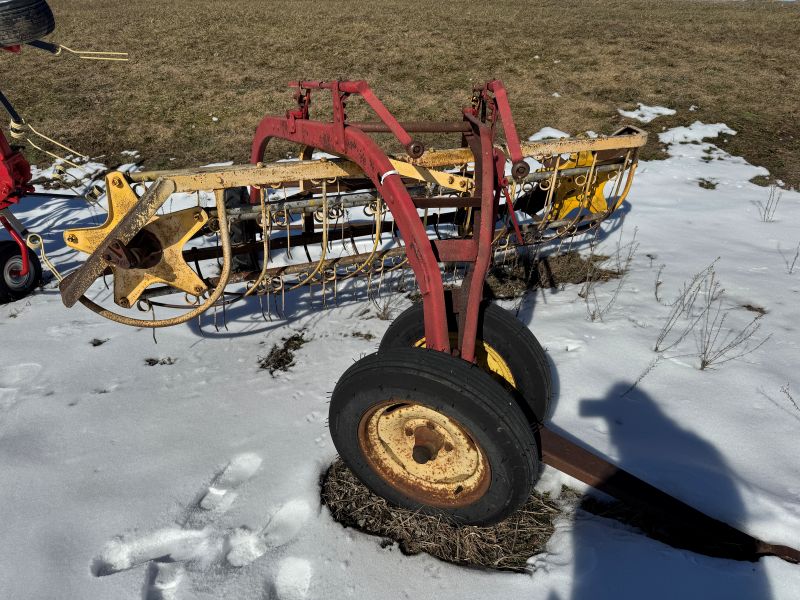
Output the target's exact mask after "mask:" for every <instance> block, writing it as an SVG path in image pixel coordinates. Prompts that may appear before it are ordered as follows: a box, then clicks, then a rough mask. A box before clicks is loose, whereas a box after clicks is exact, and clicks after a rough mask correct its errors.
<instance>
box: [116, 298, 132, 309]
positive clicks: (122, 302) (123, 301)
mask: <svg viewBox="0 0 800 600" xmlns="http://www.w3.org/2000/svg"><path fill="white" fill-rule="evenodd" d="M117 304H119V305H120V306H121V307H122V308H130V306H131V303H130V302H129V301H128V299H127V298H120V299H119V302H118V303H117Z"/></svg>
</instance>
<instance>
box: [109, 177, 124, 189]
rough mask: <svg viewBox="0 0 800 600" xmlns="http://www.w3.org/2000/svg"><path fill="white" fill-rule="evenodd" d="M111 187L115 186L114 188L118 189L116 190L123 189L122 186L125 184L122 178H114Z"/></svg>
mask: <svg viewBox="0 0 800 600" xmlns="http://www.w3.org/2000/svg"><path fill="white" fill-rule="evenodd" d="M111 185H113V186H114V187H116V188H121V187H122V185H123V184H122V179H121V178H120V177H114V178H113V179H112V180H111Z"/></svg>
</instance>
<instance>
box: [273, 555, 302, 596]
mask: <svg viewBox="0 0 800 600" xmlns="http://www.w3.org/2000/svg"><path fill="white" fill-rule="evenodd" d="M312 575H313V569H312V568H311V563H310V562H308V561H307V560H306V559H304V558H297V557H295V556H289V557H287V558H284V559H283V560H282V561H281V562H280V565H278V572H277V573H276V574H275V579H274V580H273V582H272V585H271V586H270V590H269V595H268V598H275V599H276V600H305V599H306V598H307V597H308V588H309V587H310V586H311V576H312Z"/></svg>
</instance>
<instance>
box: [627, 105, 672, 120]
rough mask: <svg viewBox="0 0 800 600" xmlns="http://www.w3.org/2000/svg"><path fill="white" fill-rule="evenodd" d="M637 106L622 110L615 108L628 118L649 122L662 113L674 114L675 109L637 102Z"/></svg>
mask: <svg viewBox="0 0 800 600" xmlns="http://www.w3.org/2000/svg"><path fill="white" fill-rule="evenodd" d="M638 106H639V108H637V109H636V110H622V109H621V108H618V109H617V112H618V113H619V114H620V115H622V116H623V117H626V118H628V119H636V120H637V121H641V122H642V123H649V122H650V121H652V120H653V119H655V118H656V117H660V116H663V115H674V114H675V110H674V109H672V108H667V107H665V106H647V105H646V104H642V103H641V102H639V103H638Z"/></svg>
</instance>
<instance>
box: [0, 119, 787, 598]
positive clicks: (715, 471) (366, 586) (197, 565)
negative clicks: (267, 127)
mask: <svg viewBox="0 0 800 600" xmlns="http://www.w3.org/2000/svg"><path fill="white" fill-rule="evenodd" d="M679 129H680V131H675V132H673V133H674V135H673V136H672V137H667V138H665V140H666V141H668V142H670V143H671V145H670V146H669V158H667V159H666V160H663V161H654V162H643V163H641V165H640V168H639V171H638V174H637V181H636V183H635V184H634V187H633V190H632V192H631V196H630V205H629V206H626V207H624V208H623V212H624V213H625V218H624V223H623V221H622V220H621V219H617V221H616V223H617V226H616V227H614V228H612V230H611V231H609V232H608V234H607V235H606V236H604V238H603V239H602V240H601V242H600V245H599V247H598V249H597V252H599V253H603V254H607V255H612V256H614V255H616V254H617V248H618V246H621V251H620V254H621V255H623V257H624V256H626V255H627V251H628V250H627V248H628V247H629V246H628V245H629V244H631V243H632V242H633V241H634V235H635V242H636V243H638V244H639V246H638V249H637V251H636V253H635V255H634V256H633V260H632V263H631V267H630V272H629V275H628V276H627V277H626V278H625V279H624V280H623V282H622V285H621V288H620V289H619V293H618V294H617V296H616V300H615V301H614V302H613V304H611V306H610V307H609V308H608V309H607V310H606V311H605V312H604V314H603V316H602V318H601V319H595V320H591V319H589V318H588V315H589V313H590V312H592V311H593V310H597V309H600V310H602V309H604V308H605V307H606V305H607V303H608V302H609V300H610V299H611V298H612V297H613V296H614V293H615V290H616V289H617V286H618V282H616V281H610V282H607V283H603V284H598V286H597V287H596V289H595V293H596V301H595V295H594V294H592V295H590V300H589V305H588V306H587V304H586V302H585V301H584V300H583V299H581V298H579V297H578V291H579V289H580V286H566V287H564V288H563V289H558V290H539V291H536V292H531V293H529V294H528V295H527V296H526V297H524V298H523V299H522V300H521V301H519V302H507V303H505V306H506V307H508V308H510V309H512V310H516V311H517V312H518V316H519V318H520V319H521V320H522V321H523V322H525V323H526V324H528V325H529V326H530V328H531V329H532V330H533V331H534V332H535V334H536V335H537V336H538V338H539V339H540V340H541V342H542V344H543V345H544V346H545V347H546V348H547V351H548V354H549V356H550V358H551V359H552V362H553V364H554V379H555V383H556V386H555V398H554V406H553V411H552V418H551V422H552V426H553V427H554V428H555V429H557V430H559V431H562V432H565V433H566V434H568V435H569V436H572V437H574V438H576V439H578V440H580V441H581V443H583V444H585V445H587V446H589V447H591V448H594V449H596V450H597V451H598V452H600V453H602V454H603V455H605V456H608V457H610V458H611V459H613V460H614V461H617V462H618V463H619V464H620V465H622V466H623V467H624V468H626V469H628V470H630V471H632V472H633V473H635V474H637V475H639V476H641V477H643V478H644V479H646V480H648V481H650V482H651V483H653V484H655V485H657V486H659V487H661V488H663V489H665V490H667V491H669V492H671V493H673V494H675V495H677V496H679V497H680V498H681V499H683V500H685V501H687V502H689V503H691V504H693V505H695V506H696V507H698V508H700V509H702V510H704V511H706V512H707V513H709V514H711V515H713V516H715V517H717V518H719V519H723V520H725V521H727V522H729V523H732V524H734V525H736V526H738V527H740V528H742V529H744V530H745V531H747V532H749V533H751V534H753V535H755V536H757V537H760V538H763V539H765V540H768V541H771V542H779V543H784V544H788V545H793V546H795V547H797V546H798V545H800V466H799V465H798V461H797V458H796V457H797V447H798V446H797V444H798V442H797V439H798V438H795V437H794V436H795V435H798V433H800V409H798V406H797V404H795V403H800V375H798V370H797V364H798V360H800V336H798V323H800V264H797V265H796V266H795V268H794V271H793V273H791V274H790V273H789V270H790V268H789V267H790V265H791V259H792V257H793V256H794V252H795V248H796V247H797V245H798V243H799V242H800V227H798V223H800V194H798V193H796V192H788V191H784V192H783V196H782V199H781V201H780V204H779V206H778V208H777V211H776V212H775V215H774V219H775V220H774V221H773V222H762V221H761V220H760V218H759V210H758V207H757V206H756V205H755V204H754V203H755V202H758V201H761V202H762V203H763V202H766V200H767V197H768V190H767V189H765V188H763V187H758V186H756V185H753V184H751V183H749V182H748V180H749V179H751V178H752V177H754V176H755V175H759V174H762V175H763V174H765V173H766V171H765V170H764V169H761V168H758V167H754V166H751V165H749V164H747V163H746V162H745V161H744V160H742V159H741V158H738V157H734V156H730V155H728V154H726V153H725V152H724V151H722V150H720V149H719V148H717V147H716V146H714V145H712V144H710V143H708V142H705V141H700V140H698V141H697V142H696V143H686V144H684V143H678V142H679V141H680V140H687V139H693V138H694V139H696V140H697V138H698V137H699V135H698V132H701V133H707V132H708V131H711V130H708V129H703V126H702V124H694V125H692V126H690V127H688V128H679ZM712 130H713V131H712V134H713V133H714V132H716V133H720V132H721V133H725V134H731V132H730V130H727V129H724V128H721V127H717V128H716V129H714V128H713V127H712ZM701 180H703V181H704V182H705V184H704V185H705V187H701V186H700V185H699V183H700V181H701ZM709 188H713V189H709ZM15 212H16V214H17V215H19V216H20V218H21V219H23V220H24V221H25V222H26V224H27V225H28V226H29V227H30V228H31V229H33V230H38V231H44V232H46V236H45V240H46V244H47V248H48V249H49V250H51V251H53V250H55V249H56V248H59V247H61V245H62V244H61V243H60V242H59V237H60V234H61V231H62V230H63V229H65V228H67V227H74V226H75V224H76V223H82V224H86V223H91V222H92V220H93V219H95V220H98V221H102V216H101V215H94V216H93V215H92V214H91V211H90V210H89V209H87V208H85V205H80V204H78V203H77V202H76V201H72V200H67V199H54V200H51V201H47V202H45V201H42V200H35V199H31V200H28V201H26V202H24V203H23V204H22V205H21V206H20V207H19V208H18V209H16V211H15ZM580 247H581V248H582V249H584V250H586V248H587V244H586V243H583V244H581V245H580ZM52 254H53V257H54V259H55V260H56V262H57V263H58V264H59V266H60V267H61V268H63V269H65V270H69V269H71V268H74V267H75V266H76V265H77V264H78V257H75V256H74V255H72V254H69V253H66V252H52ZM715 259H717V260H716V263H715V264H714V270H715V274H716V277H717V278H718V280H719V281H720V283H721V286H722V287H723V288H724V294H723V296H722V307H723V310H724V311H725V314H727V318H726V320H725V323H724V328H725V330H727V329H728V328H732V329H734V330H735V331H738V330H740V329H741V328H742V327H744V326H746V325H747V324H748V323H749V322H750V321H751V320H752V318H753V317H754V316H756V314H757V313H754V312H752V310H749V309H747V308H745V306H747V305H749V306H750V307H751V309H752V308H755V307H758V308H763V309H764V310H765V311H766V314H765V315H764V317H763V318H762V319H760V321H759V322H760V323H761V328H760V330H759V331H758V332H756V334H755V335H754V336H753V337H752V338H751V339H750V340H749V343H750V345H751V347H755V346H756V345H757V343H758V342H760V341H761V340H763V339H764V338H766V337H767V336H770V337H769V339H768V340H767V341H766V342H765V343H764V344H763V345H761V346H760V347H758V348H757V349H756V350H755V351H753V352H752V353H751V354H749V355H747V356H745V357H743V358H741V359H739V360H736V361H731V362H728V363H725V364H722V365H719V366H718V367H717V368H712V369H706V370H704V371H701V370H699V369H698V364H699V359H698V357H697V341H696V338H695V335H694V333H689V334H688V335H687V336H686V338H685V339H684V340H683V341H682V342H680V343H678V344H676V345H675V346H674V347H673V348H671V349H669V350H667V351H665V352H664V353H663V355H662V358H658V357H659V355H657V354H656V353H655V352H654V351H653V348H654V345H655V344H656V340H657V338H658V337H659V333H660V332H661V330H662V326H663V324H664V323H665V322H666V321H667V319H668V317H669V314H670V311H671V308H670V306H668V303H669V302H671V301H673V300H674V299H675V297H676V296H677V294H678V292H679V290H680V289H681V286H682V285H683V283H684V282H686V281H688V280H690V279H691V278H692V276H693V275H694V274H696V273H699V272H701V271H703V269H705V268H706V267H708V266H709V265H710V264H711V263H712V262H713V261H714V260H715ZM612 261H613V259H612ZM787 261H788V263H787ZM798 263H800V261H798ZM662 265H663V268H662ZM657 280H659V281H661V283H660V284H658V285H656V281H657ZM656 288H657V291H658V297H659V298H660V299H661V301H659V300H658V299H657V298H656ZM700 297H701V301H702V294H701V296H700ZM399 298H402V297H399ZM339 301H340V303H339V306H338V307H331V308H328V309H327V310H325V311H321V310H318V309H319V305H320V299H319V291H316V292H314V293H313V294H309V293H308V292H304V293H303V294H298V295H296V296H294V295H293V296H292V297H291V298H289V300H288V302H289V304H291V305H292V306H293V308H294V310H293V311H292V312H290V314H289V316H288V319H287V320H278V319H275V320H273V321H272V322H265V321H264V320H263V319H262V317H261V313H260V311H259V308H258V302H257V301H255V300H254V301H252V302H250V303H248V304H246V305H237V306H235V307H232V308H231V309H230V310H229V311H228V314H227V328H222V327H221V328H220V330H219V331H217V330H215V328H214V326H213V324H212V320H211V318H208V317H207V318H204V320H203V324H202V326H198V325H197V323H192V324H187V325H184V326H179V327H176V328H172V329H169V330H161V331H158V332H157V334H156V339H157V341H158V343H157V344H154V342H153V337H152V335H151V332H150V331H147V330H134V329H129V328H126V327H123V326H119V325H115V324H113V323H110V322H107V321H103V320H102V319H101V318H99V317H96V316H95V315H94V314H92V313H90V312H88V311H86V310H85V309H83V308H81V307H76V308H73V309H70V310H68V309H65V308H64V307H63V306H62V304H61V302H60V297H59V295H58V293H57V291H56V289H55V286H54V284H52V283H51V284H49V285H48V286H46V288H45V289H44V290H43V291H40V292H37V293H36V294H35V295H33V296H32V297H30V298H28V299H27V300H24V301H21V302H17V303H15V304H9V305H5V306H2V307H0V340H2V343H3V348H4V358H3V363H2V364H3V366H2V367H0V597H1V598H8V599H62V598H69V599H72V598H76V599H77V598H80V599H82V600H90V599H101V598H102V599H107V598H114V599H120V600H122V599H140V598H148V599H155V598H165V599H169V598H172V599H187V598H202V599H211V598H237V599H241V600H247V599H259V600H260V599H267V598H279V599H281V600H289V599H302V598H313V599H322V598H376V599H377V598H386V599H396V598H439V599H442V600H444V599H450V598H452V599H458V600H464V599H470V598H482V599H484V598H526V599H543V600H545V599H546V600H557V599H560V600H569V599H572V600H584V599H589V598H591V599H596V598H609V599H612V598H613V599H619V598H726V599H730V598H748V599H751V598H758V599H762V598H763V599H767V598H786V599H794V598H797V597H798V596H800V567H798V566H794V565H790V564H788V563H785V562H783V561H781V560H779V559H777V558H767V559H762V560H761V561H760V562H758V563H755V564H751V563H738V562H733V561H726V560H720V559H712V558H708V557H704V556H700V555H696V554H693V553H691V552H688V551H681V550H675V549H672V548H670V547H668V546H665V545H663V544H661V543H658V542H655V541H652V540H650V539H648V538H646V537H644V536H643V535H641V534H639V533H637V532H635V531H633V530H631V529H630V528H628V527H625V526H623V525H620V524H618V523H616V522H613V521H609V520H606V519H602V518H599V517H595V516H592V515H588V514H585V513H582V512H578V513H577V514H576V515H574V517H570V518H566V517H565V518H563V519H562V520H561V521H560V522H559V524H558V527H557V531H556V534H555V535H554V536H553V537H552V539H551V540H550V542H549V544H548V547H547V551H546V552H545V553H543V554H541V555H539V556H536V557H532V559H531V561H530V565H531V568H530V572H529V573H528V574H509V573H498V572H488V571H480V570H473V569H465V568H461V567H456V566H453V565H449V564H446V563H442V562H440V561H438V560H436V559H433V558H431V557H429V556H426V555H419V556H413V557H408V556H403V555H402V554H401V553H400V551H399V550H398V548H397V547H396V546H388V547H386V548H383V547H382V546H381V544H380V541H381V540H380V539H378V538H374V537H370V536H367V535H364V534H361V533H358V532H356V531H353V530H351V529H344V528H342V527H341V526H340V525H338V524H337V523H335V522H334V521H333V520H332V519H331V517H330V516H329V514H328V512H327V510H326V509H325V508H324V507H322V506H321V505H320V501H319V489H318V486H319V478H320V474H321V473H322V472H324V470H325V469H326V468H327V466H328V465H329V464H330V462H331V461H332V460H333V458H334V454H335V453H334V448H333V445H332V443H331V441H330V439H329V436H328V433H327V429H326V424H325V419H326V416H327V398H328V393H329V392H330V390H331V389H332V388H333V385H334V382H335V381H336V379H337V377H338V376H339V374H341V373H342V372H343V371H344V370H345V369H346V368H347V367H348V366H349V365H350V364H352V362H353V360H355V359H357V358H358V357H359V356H361V355H363V354H365V353H369V352H372V351H374V350H375V349H376V347H377V341H378V340H379V339H380V336H381V335H382V334H383V332H384V331H385V330H386V328H387V326H388V324H389V322H388V321H383V320H380V319H378V318H375V312H376V311H375V310H374V308H371V305H370V304H369V303H368V301H367V300H366V293H365V291H364V289H363V287H362V286H361V285H358V286H356V287H355V288H354V289H351V290H350V291H349V292H342V293H340V297H339ZM404 302H407V301H406V300H401V301H399V302H398V304H397V308H398V312H399V309H401V308H403V307H404V304H403V303H404ZM365 308H366V309H369V310H367V311H366V314H365ZM685 325H686V322H685V319H684V320H681V321H679V323H678V324H677V325H676V326H675V329H674V330H673V332H672V333H671V334H670V335H671V336H672V337H669V338H668V342H667V343H669V342H670V341H674V339H675V336H676V335H677V333H678V332H679V331H680V330H681V328H682V327H683V326H685ZM301 330H302V331H304V332H305V337H306V338H307V339H308V340H310V341H309V342H308V343H307V344H305V345H304V346H303V347H302V348H301V349H300V350H299V351H298V353H297V360H296V362H297V364H296V366H295V367H293V368H292V369H291V370H290V371H289V372H287V373H276V376H275V377H274V378H273V377H271V376H270V375H269V373H268V372H267V371H263V370H259V369H258V366H257V358H258V357H259V356H264V355H266V354H267V353H268V352H269V349H270V348H271V347H272V345H273V344H274V343H278V342H280V339H281V338H282V337H286V336H288V335H291V334H292V333H295V332H298V331H301ZM695 331H696V330H695ZM354 332H361V333H365V334H367V333H368V334H372V335H373V336H375V337H374V339H372V340H371V341H367V340H365V339H364V337H356V336H353V335H352V333H354ZM723 335H724V333H723ZM367 337H368V336H367ZM93 340H96V341H95V342H94V343H95V344H97V343H98V342H102V343H100V344H99V345H93V343H92V341H93ZM148 358H154V359H167V358H169V359H173V360H174V363H173V364H169V363H170V362H173V361H170V360H164V361H162V362H163V363H165V364H155V365H152V366H150V365H148V364H146V360H145V359H148ZM151 362H152V361H151ZM637 380H638V384H637V385H636V386H635V387H634V388H633V389H632V390H631V386H632V385H633V384H634V383H635V382H637ZM792 398H794V402H793V401H792ZM564 481H567V479H566V478H565V477H563V476H560V475H559V474H558V473H557V472H555V471H552V470H549V471H547V472H546V473H545V476H544V478H543V480H542V482H541V484H540V486H541V488H542V489H557V488H558V486H559V485H560V483H561V482H564ZM164 556H169V557H171V559H172V560H173V561H174V562H159V563H154V562H151V561H150V559H152V558H157V557H164Z"/></svg>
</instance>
